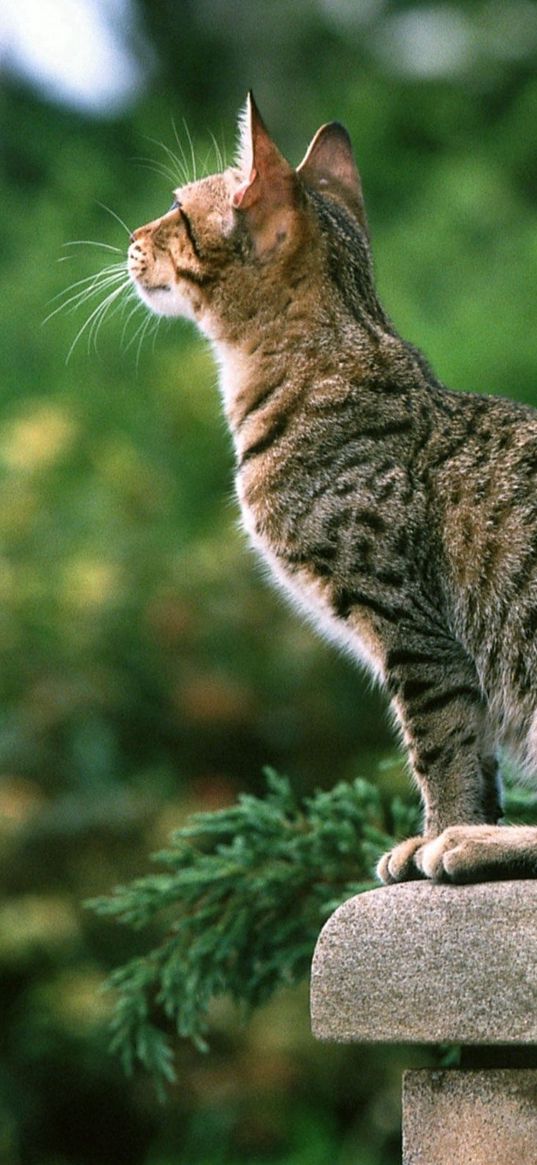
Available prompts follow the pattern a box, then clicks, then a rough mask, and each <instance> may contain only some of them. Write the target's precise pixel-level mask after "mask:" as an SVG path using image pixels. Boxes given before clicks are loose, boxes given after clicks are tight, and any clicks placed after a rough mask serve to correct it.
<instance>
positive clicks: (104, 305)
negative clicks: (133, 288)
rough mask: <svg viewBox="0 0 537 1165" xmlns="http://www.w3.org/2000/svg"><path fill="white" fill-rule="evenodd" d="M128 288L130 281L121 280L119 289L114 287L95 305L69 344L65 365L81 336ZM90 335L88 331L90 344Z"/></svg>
mask: <svg viewBox="0 0 537 1165" xmlns="http://www.w3.org/2000/svg"><path fill="white" fill-rule="evenodd" d="M129 286H130V281H129V279H128V277H127V278H126V279H124V280H123V282H122V283H121V284H120V285H119V287H114V288H113V289H112V291H110V292H109V293H108V295H107V296H106V297H105V299H104V300H102V302H101V303H99V304H97V307H95V308H94V309H93V311H92V312H91V314H90V315H89V316H88V318H87V320H85V322H84V323H83V324H82V327H81V328H79V330H78V332H77V334H76V336H75V338H74V340H73V342H72V344H71V347H70V348H69V351H68V353H67V357H66V361H65V362H66V364H68V363H69V360H70V359H71V356H72V354H73V352H74V350H75V348H76V346H77V344H78V342H79V340H81V339H82V336H83V335H84V333H85V332H86V331H88V329H91V328H92V325H93V323H94V321H95V320H96V319H97V320H98V319H99V317H100V316H101V314H102V315H103V316H104V315H106V314H107V313H108V310H109V309H110V307H111V306H112V304H113V303H115V301H116V300H117V298H118V296H120V295H122V294H123V292H124V291H125V289H126V288H127V287H129ZM92 334H93V332H92V331H90V334H89V339H90V342H91V336H92Z"/></svg>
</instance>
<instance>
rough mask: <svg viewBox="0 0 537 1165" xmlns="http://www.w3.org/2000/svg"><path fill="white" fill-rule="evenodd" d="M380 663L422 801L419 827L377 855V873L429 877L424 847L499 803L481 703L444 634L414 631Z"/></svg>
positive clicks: (489, 817) (467, 662) (388, 877)
mask: <svg viewBox="0 0 537 1165" xmlns="http://www.w3.org/2000/svg"><path fill="white" fill-rule="evenodd" d="M387 671H388V683H389V686H390V689H391V691H392V703H393V708H394V711H395V714H396V717H397V720H398V721H399V724H400V726H401V730H402V734H403V739H404V742H405V744H406V746H407V750H408V755H409V760H410V764H411V768H412V772H413V775H414V777H415V779H416V781H417V783H418V785H419V787H420V791H421V794H422V799H423V806H424V827H423V834H421V835H420V836H418V837H413V838H408V839H407V840H406V841H404V842H401V843H400V844H399V845H397V846H395V847H394V849H393V850H392V851H391V852H390V853H388V854H385V855H384V856H383V858H381V860H380V862H379V865H378V868H377V872H378V874H379V877H380V878H381V880H382V881H383V882H387V883H390V882H399V881H407V880H409V879H412V878H420V877H436V873H430V872H429V866H428V865H426V864H424V863H423V860H422V855H423V853H424V852H425V850H426V849H427V847H428V846H429V845H430V844H432V843H433V842H434V840H435V839H437V838H439V836H440V835H441V834H443V833H444V831H445V830H446V829H448V828H449V827H450V826H453V825H457V826H466V825H470V826H475V825H478V826H480V825H483V824H485V823H486V822H491V821H493V822H495V821H496V820H497V818H498V815H499V812H500V810H499V800H498V796H497V791H496V766H495V762H494V761H493V760H492V759H491V757H490V751H489V746H488V744H487V735H488V734H487V713H486V708H485V706H484V703H483V698H482V694H481V689H480V685H479V681H478V678H477V674H476V671H475V667H474V664H473V662H472V660H471V659H470V658H469V657H468V656H467V655H466V653H465V652H464V650H463V648H462V647H461V646H460V645H459V644H458V643H457V642H456V641H453V640H451V639H449V638H448V637H447V636H446V637H444V636H439V637H438V638H437V639H435V638H434V636H431V635H428V636H427V638H425V636H420V637H419V639H418V638H417V637H415V638H414V641H413V642H408V641H406V642H405V644H404V646H397V647H395V648H393V649H392V650H391V651H388V653H387ZM485 751H486V759H485ZM493 786H494V788H493Z"/></svg>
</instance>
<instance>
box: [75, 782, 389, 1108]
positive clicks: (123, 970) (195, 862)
mask: <svg viewBox="0 0 537 1165" xmlns="http://www.w3.org/2000/svg"><path fill="white" fill-rule="evenodd" d="M266 779H267V792H266V795H265V796H264V797H256V796H253V795H251V794H243V795H241V796H240V797H239V799H238V802H237V804H236V805H234V806H231V807H230V808H228V809H222V810H218V811H216V812H212V813H198V814H195V815H194V816H193V817H192V818H191V819H190V822H189V823H188V824H187V825H186V826H184V827H183V828H181V829H179V830H177V831H176V832H175V833H174V834H173V835H172V839H171V844H170V847H169V848H168V849H166V850H165V851H164V852H162V853H159V854H156V855H155V859H154V860H155V861H157V862H158V863H159V864H160V865H161V866H162V867H164V870H165V872H163V873H157V874H151V875H148V876H147V877H144V878H139V879H136V880H135V881H133V882H132V883H131V884H129V885H127V886H122V887H119V888H118V889H117V890H116V891H115V892H114V894H113V896H112V897H110V898H98V899H94V900H92V901H91V902H89V903H88V905H89V906H90V907H91V908H92V909H94V910H95V911H96V912H97V913H98V914H101V915H105V916H108V917H112V918H115V919H117V920H118V921H120V922H122V923H125V924H127V925H128V926H130V927H132V928H135V929H139V928H142V927H145V926H147V925H148V924H149V923H153V922H154V921H155V920H156V919H157V918H158V919H161V925H164V924H165V922H166V921H168V931H167V933H166V934H165V936H164V937H163V939H162V941H161V943H160V944H159V946H158V947H156V949H154V950H152V951H150V952H149V953H148V954H146V955H143V956H141V957H138V958H135V959H132V960H131V961H130V962H128V963H126V964H125V965H124V966H122V967H119V968H118V969H117V970H115V971H114V972H113V973H112V974H111V976H110V978H109V980H108V982H107V984H106V986H107V987H108V988H113V989H114V990H115V992H116V995H117V999H116V1005H115V1010H114V1015H113V1020H112V1032H113V1038H112V1047H113V1050H114V1051H116V1052H117V1053H118V1054H119V1055H120V1056H121V1059H122V1062H123V1065H124V1067H125V1069H126V1071H127V1072H131V1071H132V1070H133V1066H134V1063H135V1061H139V1062H141V1063H142V1064H143V1065H144V1067H145V1068H146V1069H147V1070H148V1071H149V1072H150V1073H151V1074H152V1075H153V1076H154V1077H155V1080H156V1082H157V1085H158V1086H159V1088H160V1090H161V1091H162V1089H163V1086H164V1084H165V1083H166V1082H171V1081H173V1079H174V1078H175V1073H174V1066H173V1052H172V1047H171V1043H170V1040H169V1037H168V1036H167V1035H166V1034H165V1032H164V1031H163V1030H162V1027H161V1026H160V1025H159V1022H158V1013H159V1011H160V1013H161V1014H162V1016H163V1017H164V1018H165V1020H166V1024H167V1026H168V1027H169V1026H170V1024H171V1025H173V1027H174V1028H175V1030H176V1032H177V1033H178V1034H179V1035H180V1036H187V1037H189V1038H190V1039H192V1040H193V1041H194V1043H195V1045H196V1046H197V1047H198V1048H200V1049H205V1048H206V1046H207V1045H206V1038H205V1037H206V1034H207V1028H208V1021H207V1013H208V1008H209V1005H210V1002H211V1000H212V999H214V998H215V997H216V996H219V995H222V994H228V995H230V996H231V998H232V999H233V1000H234V1001H235V1002H237V1003H241V1004H243V1005H246V1007H247V1008H248V1009H251V1008H253V1007H256V1006H258V1005H259V1004H260V1003H263V1002H264V1001H265V1000H267V999H268V998H269V997H270V996H271V995H272V994H273V993H274V992H275V991H276V990H277V989H278V988H279V987H281V986H284V985H290V984H294V983H297V982H298V981H299V980H301V979H302V978H303V977H304V976H305V975H306V974H307V973H308V971H309V966H310V962H311V956H312V952H313V948H314V945H315V942H316V939H317V937H318V933H319V930H320V928H321V926H322V923H323V922H324V920H325V919H326V918H327V917H328V915H329V914H330V913H331V912H332V910H333V909H334V908H335V906H336V905H338V904H339V903H340V902H342V901H343V900H344V899H346V898H348V897H350V896H351V895H352V894H356V893H358V892H360V891H361V890H364V889H369V888H371V886H372V885H373V881H372V869H373V867H374V863H375V861H376V859H377V857H378V856H379V854H380V853H381V852H383V851H384V850H385V849H386V848H387V846H388V845H389V844H390V842H391V839H390V838H389V837H388V836H387V835H386V833H385V832H384V830H383V812H382V808H381V804H380V798H379V796H378V794H377V792H376V790H375V789H374V788H373V786H371V785H369V784H368V783H367V782H365V781H362V780H357V781H354V782H353V783H352V784H346V783H340V784H338V785H336V786H335V787H334V788H333V789H331V790H330V791H329V792H317V793H316V794H315V795H314V796H312V797H308V798H305V799H304V801H303V803H302V804H301V805H298V804H297V802H296V800H295V798H294V796H293V793H292V791H291V787H290V784H289V781H288V780H287V779H286V778H285V777H281V776H278V775H277V774H276V773H275V772H273V771H272V770H266ZM399 816H400V817H402V816H404V813H403V811H402V810H401V811H400V813H399ZM407 816H408V811H407ZM398 824H399V823H398ZM161 916H162V917H161ZM170 919H171V921H170Z"/></svg>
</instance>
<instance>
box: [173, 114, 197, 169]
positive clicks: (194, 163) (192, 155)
mask: <svg viewBox="0 0 537 1165" xmlns="http://www.w3.org/2000/svg"><path fill="white" fill-rule="evenodd" d="M183 125H184V127H185V133H186V136H187V138H188V144H189V146H190V157H191V160H192V172H193V174H194V182H197V179H198V175H197V173H196V155H195V153H194V143H193V141H192V134H191V133H190V130H189V128H188V125H187V122H186V121H185V118H183ZM174 129H175V126H174Z"/></svg>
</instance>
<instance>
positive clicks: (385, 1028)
mask: <svg viewBox="0 0 537 1165" xmlns="http://www.w3.org/2000/svg"><path fill="white" fill-rule="evenodd" d="M311 1009H312V1026H313V1032H314V1034H315V1035H316V1036H318V1037H319V1038H320V1039H324V1040H332V1041H335V1042H349V1041H356V1042H358V1043H434V1044H437V1043H444V1042H447V1043H462V1044H537V880H536V881H526V880H521V881H512V882H485V883H479V884H476V885H469V886H450V885H434V884H431V883H429V882H421V881H416V882H405V883H401V884H398V885H394V886H387V887H383V888H379V889H378V890H371V891H369V892H367V893H365V894H360V895H358V896H357V897H356V898H351V899H349V901H348V902H345V903H344V904H343V905H342V906H340V907H339V909H338V910H336V912H335V913H334V914H333V915H332V917H331V918H330V919H329V920H328V922H327V923H326V926H325V927H324V929H323V931H322V933H321V935H320V937H319V940H318V943H317V947H316V950H315V956H314V960H313V967H312V983H311ZM424 1160H425V1159H424ZM427 1165H430V1162H429V1161H427Z"/></svg>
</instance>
